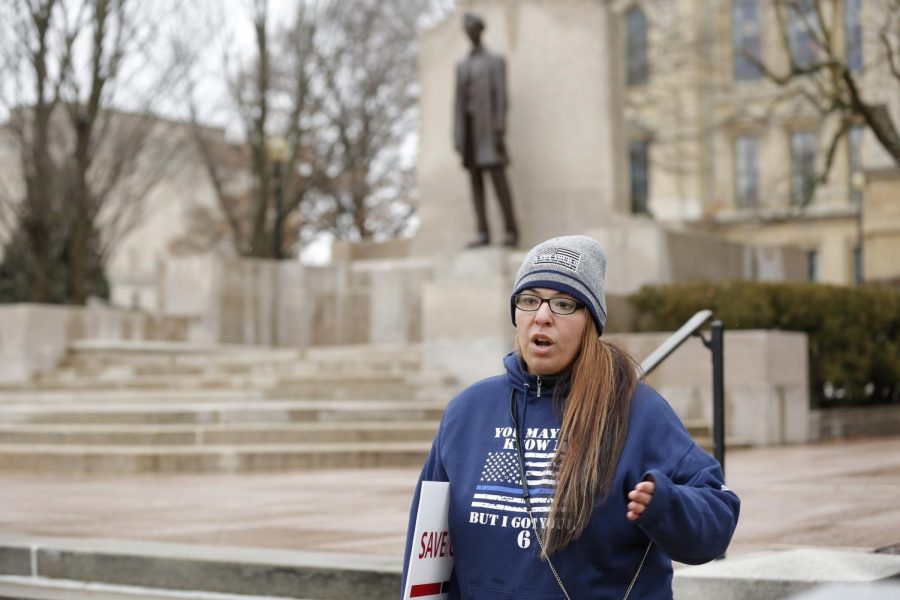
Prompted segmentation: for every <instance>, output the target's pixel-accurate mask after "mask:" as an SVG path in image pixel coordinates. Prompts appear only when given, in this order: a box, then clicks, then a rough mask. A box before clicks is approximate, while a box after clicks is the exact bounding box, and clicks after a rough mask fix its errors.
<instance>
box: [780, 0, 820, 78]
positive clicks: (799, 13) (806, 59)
mask: <svg viewBox="0 0 900 600" xmlns="http://www.w3.org/2000/svg"><path fill="white" fill-rule="evenodd" d="M787 12H788V45H789V46H790V49H791V56H792V57H793V58H794V62H795V63H796V64H797V66H798V67H801V68H805V67H808V66H810V65H812V64H813V63H814V62H815V61H816V59H817V58H818V56H819V48H818V46H817V41H816V39H817V38H818V37H820V34H821V29H822V28H821V26H820V24H819V18H818V15H817V13H816V7H815V3H814V2H813V0H796V1H795V2H792V3H790V4H788V8H787Z"/></svg>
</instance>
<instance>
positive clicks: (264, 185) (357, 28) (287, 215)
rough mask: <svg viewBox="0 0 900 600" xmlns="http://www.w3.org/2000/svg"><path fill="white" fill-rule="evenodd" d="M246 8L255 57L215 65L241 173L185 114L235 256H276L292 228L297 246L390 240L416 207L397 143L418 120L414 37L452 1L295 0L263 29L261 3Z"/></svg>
mask: <svg viewBox="0 0 900 600" xmlns="http://www.w3.org/2000/svg"><path fill="white" fill-rule="evenodd" d="M250 8H251V11H250V12H251V20H252V23H253V29H254V40H255V46H254V52H253V57H252V59H249V60H247V59H244V60H243V61H242V60H241V59H240V57H238V56H235V55H233V54H232V55H229V56H228V57H227V60H226V61H225V64H226V68H225V69H224V71H225V72H226V73H227V75H228V81H227V89H228V91H229V99H230V104H231V108H232V110H233V111H234V114H236V115H237V116H239V122H240V127H241V137H242V138H243V140H242V144H244V145H245V148H246V151H245V154H246V162H245V164H244V170H243V171H242V172H238V171H235V170H234V169H228V168H224V163H225V162H228V161H227V160H226V159H225V158H224V156H223V153H227V152H234V151H235V150H234V149H232V150H230V151H227V150H225V148H224V146H223V145H222V143H221V140H219V141H216V138H217V134H216V133H215V132H213V131H212V130H210V129H208V128H203V127H202V126H201V125H200V123H199V119H198V118H196V117H197V116H198V115H199V114H200V112H199V111H198V110H196V109H195V112H194V115H195V119H194V121H195V124H196V126H197V127H196V129H195V131H196V140H197V142H198V146H199V147H200V148H201V154H202V155H203V157H204V160H205V164H206V167H207V171H208V173H209V175H210V178H211V180H212V181H213V185H214V187H215V189H216V192H217V197H218V200H219V209H220V210H221V212H222V215H223V218H224V219H225V220H226V222H227V223H228V230H229V231H230V232H231V237H232V240H233V242H234V247H235V250H236V251H237V252H238V253H239V254H242V255H247V256H258V257H269V256H276V257H280V256H281V255H282V254H283V249H282V244H279V243H278V242H277V240H285V239H288V238H292V237H294V236H293V235H292V234H290V233H289V232H286V231H285V229H286V228H288V229H291V230H300V231H301V237H300V238H296V240H297V241H298V242H299V243H301V244H302V243H305V242H308V241H310V240H311V239H312V238H313V237H315V236H316V235H317V234H319V233H321V232H323V231H327V232H330V233H333V234H335V235H336V236H338V237H342V238H348V239H365V238H372V237H374V236H382V237H387V236H392V235H397V234H398V233H399V232H400V231H402V230H403V228H404V226H405V225H406V224H407V223H408V219H409V216H410V214H411V213H412V210H413V209H412V190H413V186H412V178H411V167H412V165H411V161H410V160H404V158H405V156H404V150H403V148H404V146H408V145H409V144H410V141H411V139H412V137H413V136H414V133H415V125H416V116H417V113H416V100H417V96H418V83H417V73H416V35H417V31H418V28H419V27H421V26H422V25H425V24H428V23H430V22H433V21H434V20H436V19H438V18H440V17H441V16H443V15H445V14H446V13H447V11H449V10H450V8H452V2H450V1H449V0H443V1H439V0H411V1H410V0H385V1H382V2H377V1H375V0H357V1H352V0H330V1H329V0H319V1H314V0H308V1H299V0H298V1H297V2H296V4H295V5H294V12H293V18H292V19H291V20H290V22H289V24H288V25H287V26H286V27H283V28H279V27H273V26H272V25H271V23H270V21H271V20H272V18H271V15H270V8H269V5H268V2H267V1H266V0H253V3H252V5H251V6H250ZM196 106H197V104H196V103H195V107H196ZM276 140H281V141H283V144H284V149H283V150H284V151H283V154H282V155H281V156H280V157H279V156H278V154H281V152H279V149H278V148H277V147H273V146H274V142H275V141H276ZM273 150H274V152H273ZM407 154H409V153H408V152H407ZM248 212H249V214H248ZM205 219H206V216H204V217H203V218H201V219H199V222H203V221H204V220H205ZM248 220H249V225H248ZM187 246H190V244H188V245H187Z"/></svg>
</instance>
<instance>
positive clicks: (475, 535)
mask: <svg viewBox="0 0 900 600" xmlns="http://www.w3.org/2000/svg"><path fill="white" fill-rule="evenodd" d="M504 366H505V367H506V370H507V374H506V375H505V376H502V375H501V376H497V377H492V378H489V379H485V380H482V381H480V382H478V383H476V384H474V385H472V386H470V387H469V388H467V389H466V390H464V391H463V392H461V393H460V394H459V395H458V396H457V397H455V398H454V399H453V400H452V401H451V402H450V403H449V404H448V406H447V409H446V411H445V412H444V416H443V419H442V420H441V425H440V428H439V429H438V432H437V435H436V436H435V439H434V443H433V445H432V447H431V452H430V454H429V455H428V459H427V460H426V462H425V466H424V467H423V469H422V474H421V476H420V478H419V480H420V482H421V481H449V482H450V511H449V527H450V538H451V541H452V543H453V549H454V561H455V562H454V572H453V576H452V578H451V581H450V587H449V597H450V598H451V599H456V598H464V599H468V600H482V599H484V600H486V599H490V600H503V599H509V600H525V599H541V600H543V599H551V598H552V599H557V598H559V599H562V598H564V596H563V594H562V591H561V590H560V588H559V585H558V584H557V582H556V580H555V579H554V577H553V573H552V572H551V571H550V568H549V567H548V565H547V564H546V562H545V561H542V560H541V559H540V546H539V544H538V543H537V540H536V539H534V532H533V530H532V528H531V527H530V523H529V520H528V514H527V512H526V511H525V504H524V501H523V499H522V488H521V485H520V477H519V467H518V459H517V458H516V446H515V443H516V439H518V438H519V437H521V439H522V441H523V452H524V457H525V470H526V478H527V480H528V484H529V492H530V493H531V496H532V500H531V503H532V507H533V514H534V517H535V519H537V520H538V521H539V527H538V529H539V530H540V524H541V523H540V522H541V520H542V519H546V516H547V515H548V513H549V510H550V504H551V502H552V497H553V492H554V488H555V479H554V477H553V475H552V473H550V472H549V471H548V468H549V466H550V462H551V460H552V458H553V455H554V453H555V450H556V445H557V441H558V438H559V430H560V422H559V418H558V415H557V412H558V411H557V410H555V409H554V401H553V395H554V388H555V386H556V385H557V383H558V379H557V378H552V377H542V378H541V377H536V376H533V375H530V374H528V373H527V372H526V371H525V369H524V367H523V365H522V364H521V362H520V360H519V359H518V357H517V356H516V355H515V354H512V353H511V354H509V355H507V356H506V357H505V358H504ZM560 385H562V383H560ZM512 392H515V400H514V402H515V407H516V410H517V413H518V421H519V430H520V433H519V435H518V436H517V434H516V432H515V428H514V426H513V421H512V417H511V414H510V396H511V393H512ZM647 477H652V479H653V480H654V481H655V482H656V491H655V493H654V495H653V499H652V501H651V502H650V504H649V505H648V506H647V509H646V511H645V512H644V513H643V514H642V515H641V516H640V518H639V519H638V520H637V521H635V522H631V521H628V519H627V518H626V517H625V515H626V513H627V508H626V506H627V504H628V498H627V495H628V492H630V491H631V490H632V489H634V486H635V485H636V484H637V483H638V482H640V481H642V480H644V479H645V478H647ZM420 487H421V486H419V485H417V486H416V493H415V496H414V497H413V504H412V510H411V512H410V521H409V530H408V533H407V543H406V556H405V558H404V563H403V585H404V587H405V585H406V574H407V569H408V566H409V558H410V557H409V554H410V545H411V543H412V539H411V538H412V535H413V528H414V526H415V519H416V513H417V511H418V503H419V489H420ZM739 510H740V500H739V499H738V497H737V495H735V494H734V492H732V491H731V490H729V489H728V488H727V487H726V486H725V484H724V482H723V476H722V470H721V468H720V466H719V463H718V462H717V461H716V460H715V459H714V458H713V457H711V456H710V455H709V454H707V453H706V452H704V451H703V450H702V449H701V448H700V447H699V446H697V444H696V443H694V441H693V440H692V439H691V437H690V435H689V434H688V432H687V430H686V429H685V427H684V425H683V424H682V423H681V421H680V420H679V418H678V416H677V415H676V414H675V412H674V411H673V410H672V407H671V406H669V404H668V402H666V401H665V400H664V399H663V398H662V397H661V396H659V394H657V393H656V392H655V391H654V390H653V389H651V388H650V387H648V386H646V385H644V384H639V385H638V387H637V390H636V391H635V394H634V397H633V398H632V402H631V412H630V419H629V425H628V436H627V439H626V442H625V446H624V449H623V451H622V455H621V457H620V459H619V465H618V467H617V469H616V473H615V478H614V481H613V487H612V492H611V493H610V494H609V495H608V497H607V498H606V499H605V500H604V501H603V502H598V503H597V504H596V505H595V507H594V513H593V515H592V517H591V520H590V522H589V523H588V525H587V527H586V528H585V530H584V531H583V532H582V534H581V536H580V537H579V538H578V539H577V540H575V541H574V542H572V543H570V544H569V545H568V546H566V547H565V548H563V549H561V550H559V551H558V552H556V553H554V554H552V555H551V556H550V559H551V561H552V562H553V565H554V566H555V567H556V570H557V572H558V573H559V577H560V579H561V580H562V582H563V584H564V585H565V587H566V589H567V590H568V592H569V596H570V597H571V598H572V600H583V599H589V598H590V599H604V600H605V599H609V600H618V599H621V598H622V597H623V596H624V595H625V591H626V589H627V587H628V585H629V583H630V582H631V580H632V578H633V577H634V574H635V572H636V571H637V569H638V566H639V565H640V563H641V558H642V557H643V556H644V553H645V551H646V550H647V547H648V544H649V542H650V541H652V542H653V543H652V545H650V551H649V553H648V554H647V558H646V561H645V562H644V565H643V568H642V569H641V571H640V575H639V576H638V578H637V581H636V583H635V586H634V589H633V590H632V591H631V596H630V598H635V599H637V598H641V599H654V600H655V599H667V600H670V599H671V598H672V560H677V561H679V562H683V563H688V564H700V563H704V562H708V561H710V560H713V559H714V558H716V557H718V556H721V555H722V554H723V553H724V552H725V549H726V548H727V547H728V544H729V542H730V541H731V536H732V534H733V533H734V528H735V526H736V525H737V520H738V513H739Z"/></svg>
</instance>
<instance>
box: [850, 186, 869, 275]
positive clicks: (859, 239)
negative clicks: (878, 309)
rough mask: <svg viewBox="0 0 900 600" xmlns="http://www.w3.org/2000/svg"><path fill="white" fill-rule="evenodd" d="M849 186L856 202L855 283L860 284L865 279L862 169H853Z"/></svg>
mask: <svg viewBox="0 0 900 600" xmlns="http://www.w3.org/2000/svg"><path fill="white" fill-rule="evenodd" d="M850 188H851V189H852V190H853V200H854V203H855V204H856V253H855V254H856V256H855V258H856V265H855V267H856V285H862V284H863V282H864V281H865V280H866V277H865V269H864V268H863V266H864V264H865V257H864V255H863V241H864V240H865V233H864V231H863V200H864V192H865V188H866V174H865V173H863V172H862V171H859V170H857V171H853V174H851V175H850Z"/></svg>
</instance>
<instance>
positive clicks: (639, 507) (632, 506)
mask: <svg viewBox="0 0 900 600" xmlns="http://www.w3.org/2000/svg"><path fill="white" fill-rule="evenodd" d="M654 491H656V484H655V483H653V482H652V481H642V482H640V483H639V484H637V485H636V486H634V489H633V490H631V491H630V492H628V500H630V502H629V503H628V514H627V515H625V516H626V517H627V518H628V520H629V521H637V520H638V519H639V518H640V516H641V515H642V514H644V511H645V510H647V506H649V505H650V501H651V500H653V492H654Z"/></svg>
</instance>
